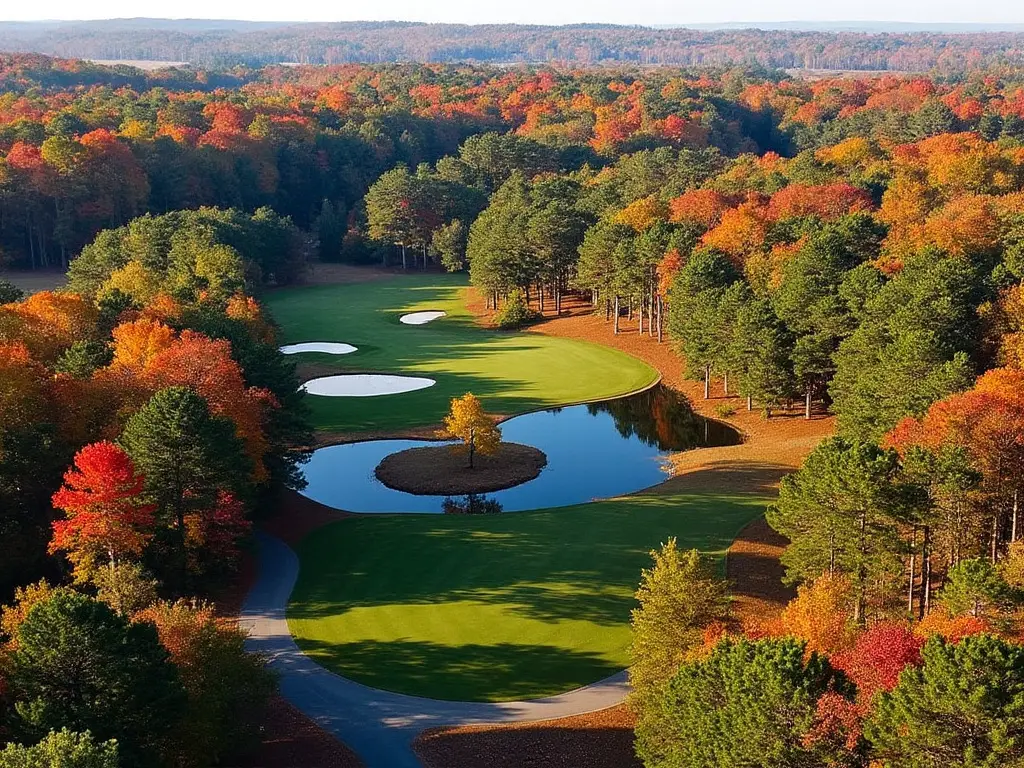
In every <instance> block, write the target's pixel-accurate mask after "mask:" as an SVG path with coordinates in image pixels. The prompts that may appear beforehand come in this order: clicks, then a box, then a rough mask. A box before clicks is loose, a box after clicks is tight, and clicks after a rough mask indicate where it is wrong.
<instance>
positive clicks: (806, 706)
mask: <svg viewBox="0 0 1024 768" xmlns="http://www.w3.org/2000/svg"><path fill="white" fill-rule="evenodd" d="M824 697H828V699H826V700H832V701H833V703H834V705H838V706H840V707H841V706H843V705H846V706H849V705H850V704H852V698H853V686H852V685H851V684H850V683H849V682H848V681H847V680H846V678H845V677H844V676H843V675H842V673H839V672H836V671H835V670H833V669H832V667H831V666H830V665H829V663H828V661H827V660H826V659H825V658H824V657H823V656H820V655H819V654H817V653H811V654H810V655H809V656H808V655H806V654H805V650H804V644H803V643H801V642H798V641H796V640H792V639H784V640H760V641H757V642H751V641H749V640H744V639H740V640H733V639H725V640H722V641H721V642H719V643H718V645H716V646H715V648H714V649H713V650H712V651H711V653H710V654H709V655H708V656H707V657H706V658H703V659H700V660H695V661H689V662H686V663H685V664H683V665H682V667H680V669H679V670H678V672H676V674H675V676H674V677H673V678H672V679H671V681H670V682H669V683H668V685H667V686H665V687H664V689H663V692H662V694H661V700H660V702H659V705H660V708H661V716H660V717H659V718H658V720H657V721H652V722H650V723H640V724H638V726H637V730H636V737H637V742H636V750H637V754H638V755H639V756H640V759H641V760H642V761H643V763H644V765H645V766H647V768H726V767H728V768H740V767H741V766H745V767H747V766H749V768H805V767H807V766H814V767H817V766H822V767H823V766H826V765H835V766H840V765H847V764H848V765H855V764H857V755H856V754H855V753H854V752H846V751H845V750H843V749H842V748H841V747H838V746H837V745H836V744H835V743H834V741H833V740H831V739H821V740H818V739H814V738H811V737H812V735H813V734H814V733H815V731H816V726H817V724H818V708H819V702H821V701H822V700H823V698H824Z"/></svg>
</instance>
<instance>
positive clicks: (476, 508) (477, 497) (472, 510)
mask: <svg viewBox="0 0 1024 768" xmlns="http://www.w3.org/2000/svg"><path fill="white" fill-rule="evenodd" d="M441 511H442V512H444V513H445V514H446V515H494V514H497V513H498V512H501V504H500V502H498V501H497V499H489V498H487V497H486V496H484V495H483V494H480V493H471V494H469V495H467V496H454V497H452V496H445V498H444V501H442V502H441Z"/></svg>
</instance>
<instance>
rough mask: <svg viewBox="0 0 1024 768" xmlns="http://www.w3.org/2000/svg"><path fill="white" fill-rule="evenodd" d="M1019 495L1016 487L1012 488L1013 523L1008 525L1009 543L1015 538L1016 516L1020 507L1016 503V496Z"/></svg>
mask: <svg viewBox="0 0 1024 768" xmlns="http://www.w3.org/2000/svg"><path fill="white" fill-rule="evenodd" d="M1019 495H1020V490H1019V489H1018V488H1014V489H1013V524H1012V525H1011V527H1010V543H1011V544H1012V543H1013V542H1015V541H1016V540H1017V517H1018V513H1019V511H1020V507H1019V504H1018V496H1019Z"/></svg>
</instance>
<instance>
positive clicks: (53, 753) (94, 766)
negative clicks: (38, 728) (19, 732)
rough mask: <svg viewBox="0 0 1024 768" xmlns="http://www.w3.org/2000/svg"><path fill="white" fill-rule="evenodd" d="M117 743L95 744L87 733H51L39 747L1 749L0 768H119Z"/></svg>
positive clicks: (14, 746)
mask: <svg viewBox="0 0 1024 768" xmlns="http://www.w3.org/2000/svg"><path fill="white" fill-rule="evenodd" d="M120 766H121V763H120V761H119V760H118V757H117V741H115V740H113V739H111V740H110V741H104V742H97V741H96V740H95V739H93V737H92V734H90V733H89V732H88V731H86V732H85V733H75V732H74V731H69V730H68V729H67V728H62V729H61V730H59V731H50V733H49V734H47V735H46V737H45V738H44V739H43V740H42V741H40V742H39V743H38V744H33V745H31V746H22V745H21V744H8V745H7V746H6V747H5V748H3V749H0V768H120Z"/></svg>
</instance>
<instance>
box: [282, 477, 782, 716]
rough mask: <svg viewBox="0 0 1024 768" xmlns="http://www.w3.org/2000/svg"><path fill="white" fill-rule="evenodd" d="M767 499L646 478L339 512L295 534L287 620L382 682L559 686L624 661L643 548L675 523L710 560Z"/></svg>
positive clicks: (363, 677) (357, 671) (596, 676)
mask: <svg viewBox="0 0 1024 768" xmlns="http://www.w3.org/2000/svg"><path fill="white" fill-rule="evenodd" d="M663 487H664V486H663ZM767 501H768V500H767V499H765V498H763V497H758V496H737V495H733V496H729V495H719V494H706V493H672V494H669V493H664V492H661V493H659V492H658V489H655V491H654V492H651V493H647V494H643V495H640V496H630V497H625V498H621V499H614V500H610V501H603V502H597V503H593V504H583V505H579V506H575V507H564V508H561V509H558V510H550V511H537V512H515V513H509V514H499V515H481V516H461V515H460V516H445V515H374V516H366V517H359V518H348V519H345V520H341V521H339V522H337V523H333V524H331V525H329V526H327V527H326V528H322V529H319V530H318V531H317V533H316V535H315V536H310V537H308V538H307V539H306V540H305V541H304V542H303V543H302V545H301V547H300V550H299V555H300V558H301V562H302V569H301V571H300V574H299V581H298V584H297V585H296V588H295V591H294V592H293V594H292V598H291V604H290V605H289V608H288V623H289V626H290V627H291V631H292V634H293V635H294V636H295V639H296V641H297V642H298V644H299V647H300V648H302V650H304V651H305V652H306V653H308V654H309V655H310V656H312V657H314V658H315V659H317V661H319V662H320V663H321V664H323V665H324V666H325V667H327V668H328V669H331V670H333V671H335V672H337V673H338V674H340V675H343V676H345V677H348V678H351V679H353V680H358V681H359V682H362V683H365V684H367V685H371V686H375V687H378V688H385V689H387V690H393V691H400V692H402V693H411V694H417V695H421V696H429V697H432V698H441V699H454V700H466V701H502V700H512V699H519V698H536V697H540V696H547V695H551V694H556V693H562V692H564V691H567V690H571V689H573V688H576V687H579V686H581V685H586V684H588V683H593V682H595V681H597V680H600V679H602V678H604V677H607V676H608V675H611V674H614V673H615V672H617V671H619V670H621V669H623V668H624V667H625V666H626V665H627V662H628V659H627V649H628V645H629V613H630V609H631V608H633V607H634V606H635V603H634V600H633V592H634V591H635V589H636V585H637V582H638V581H639V579H640V571H641V569H642V568H644V567H646V566H647V565H649V564H650V558H649V556H648V552H649V551H650V550H651V549H654V548H656V547H657V546H659V545H660V544H661V543H662V542H663V541H665V540H666V539H668V538H669V537H670V536H676V537H677V538H678V540H679V544H680V546H681V547H684V548H690V547H696V548H698V549H700V550H702V551H704V552H707V553H709V554H712V555H713V556H715V557H716V558H719V559H721V558H722V556H723V555H724V553H725V551H726V549H727V548H728V547H729V544H730V543H731V542H732V540H733V538H734V537H735V535H736V533H738V532H739V530H740V528H742V527H743V526H744V525H745V524H746V523H748V522H750V521H751V520H753V519H754V518H756V517H758V516H759V515H761V514H762V513H763V512H764V507H765V504H766V503H767Z"/></svg>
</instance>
